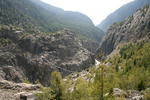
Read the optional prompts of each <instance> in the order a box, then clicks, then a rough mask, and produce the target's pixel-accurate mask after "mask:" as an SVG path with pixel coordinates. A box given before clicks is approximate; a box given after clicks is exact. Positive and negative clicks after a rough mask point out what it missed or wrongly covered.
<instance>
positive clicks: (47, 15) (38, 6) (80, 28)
mask: <svg viewBox="0 0 150 100" xmlns="http://www.w3.org/2000/svg"><path fill="white" fill-rule="evenodd" d="M0 20H1V21H0V24H3V25H13V26H17V27H21V28H23V29H24V30H25V31H27V32H28V33H38V32H39V31H41V32H45V33H50V32H56V31H59V30H63V29H64V28H67V29H70V30H72V31H74V32H75V33H76V34H77V35H78V36H84V37H86V38H90V39H93V40H97V41H100V39H101V37H102V35H103V32H102V31H101V30H100V29H98V28H96V27H95V26H94V25H93V23H92V21H91V20H90V19H89V18H88V17H87V16H85V15H83V14H81V13H77V12H67V11H64V10H62V9H60V8H56V7H53V6H51V5H47V4H45V3H43V2H41V1H40V0H1V3H0Z"/></svg>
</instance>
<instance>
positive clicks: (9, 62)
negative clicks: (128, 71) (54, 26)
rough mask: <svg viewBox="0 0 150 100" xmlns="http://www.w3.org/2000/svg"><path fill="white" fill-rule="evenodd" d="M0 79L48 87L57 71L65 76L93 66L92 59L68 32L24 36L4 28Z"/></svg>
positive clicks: (0, 53) (0, 39)
mask: <svg viewBox="0 0 150 100" xmlns="http://www.w3.org/2000/svg"><path fill="white" fill-rule="evenodd" d="M0 44H1V45H0V78H1V79H7V80H11V81H15V82H22V81H23V80H25V79H28V80H29V81H30V82H32V83H35V82H36V81H37V80H38V81H40V82H41V83H42V84H43V85H46V86H47V85H49V81H50V74H51V72H52V71H54V70H57V71H60V72H61V73H62V75H63V76H66V75H68V74H70V73H72V72H75V71H81V70H83V69H86V68H88V67H90V66H92V65H93V64H94V62H95V61H94V56H93V54H92V53H90V52H89V51H88V50H87V49H85V48H83V46H82V43H81V41H80V40H79V39H77V38H76V37H75V36H74V35H73V34H72V33H71V32H70V31H69V30H63V31H60V32H57V33H53V34H43V33H38V34H28V33H24V31H23V30H20V29H19V30H17V29H15V28H14V27H8V26H5V27H3V28H1V29H0Z"/></svg>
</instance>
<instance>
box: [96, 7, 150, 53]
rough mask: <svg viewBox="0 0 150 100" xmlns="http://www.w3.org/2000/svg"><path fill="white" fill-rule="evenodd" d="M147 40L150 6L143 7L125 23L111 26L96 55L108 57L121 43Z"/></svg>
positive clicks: (149, 32) (149, 28)
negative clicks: (101, 54)
mask: <svg viewBox="0 0 150 100" xmlns="http://www.w3.org/2000/svg"><path fill="white" fill-rule="evenodd" d="M149 38H150V6H145V7H144V8H142V9H140V10H138V11H137V12H136V13H135V14H133V15H132V16H130V17H129V18H128V19H126V20H125V21H123V22H120V23H117V24H114V25H112V26H111V27H110V28H109V30H108V33H107V34H106V36H105V38H104V39H103V42H102V43H101V44H100V48H99V49H98V50H97V54H98V53H103V54H104V55H108V54H110V53H111V52H112V51H113V50H114V49H115V48H116V47H117V46H118V45H119V44H121V43H126V42H130V41H131V42H136V41H139V40H141V39H149Z"/></svg>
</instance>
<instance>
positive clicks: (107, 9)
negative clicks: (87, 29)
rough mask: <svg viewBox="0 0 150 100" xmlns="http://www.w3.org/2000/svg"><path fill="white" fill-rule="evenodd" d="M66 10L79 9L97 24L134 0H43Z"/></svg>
mask: <svg viewBox="0 0 150 100" xmlns="http://www.w3.org/2000/svg"><path fill="white" fill-rule="evenodd" d="M41 1H43V2H45V3H48V4H50V5H53V6H56V7H59V8H62V9H64V10H66V11H77V12H80V13H83V14H85V15H87V16H88V17H89V18H90V19H91V20H92V21H93V23H94V24H95V25H98V24H99V23H100V22H102V21H103V20H104V19H105V18H106V17H107V16H108V15H109V14H111V13H112V12H114V11H115V10H117V9H118V8H120V7H121V6H123V5H124V4H126V3H129V2H131V1H134V0H111V1H110V0H104V1H102V0H82V1H81V0H41Z"/></svg>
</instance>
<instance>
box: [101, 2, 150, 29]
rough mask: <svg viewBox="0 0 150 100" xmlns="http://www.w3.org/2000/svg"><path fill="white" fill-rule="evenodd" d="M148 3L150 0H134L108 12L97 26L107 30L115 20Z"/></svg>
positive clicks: (121, 19) (129, 14)
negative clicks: (110, 12)
mask: <svg viewBox="0 0 150 100" xmlns="http://www.w3.org/2000/svg"><path fill="white" fill-rule="evenodd" d="M147 4H150V0H134V1H132V2H130V3H128V4H126V5H124V6H122V7H120V8H119V9H117V10H116V11H115V12H113V13H112V14H110V15H109V16H108V17H107V18H106V19H104V21H102V22H101V23H100V24H99V25H98V27H99V28H100V29H102V30H103V31H107V29H109V27H110V26H111V25H112V24H114V23H117V22H120V21H123V20H125V19H127V18H128V17H129V16H131V15H132V14H134V13H135V12H136V11H137V10H138V9H139V8H142V7H144V6H145V5H147Z"/></svg>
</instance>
